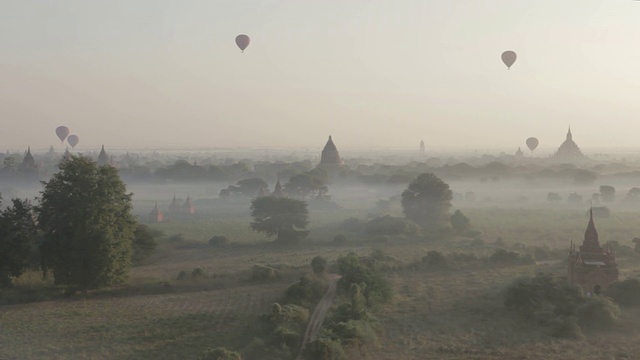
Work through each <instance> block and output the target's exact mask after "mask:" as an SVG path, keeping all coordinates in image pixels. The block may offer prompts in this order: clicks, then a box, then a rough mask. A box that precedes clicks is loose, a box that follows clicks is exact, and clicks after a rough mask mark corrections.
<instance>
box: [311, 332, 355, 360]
mask: <svg viewBox="0 0 640 360" xmlns="http://www.w3.org/2000/svg"><path fill="white" fill-rule="evenodd" d="M303 356H304V359H308V360H345V359H347V356H346V355H345V353H344V350H343V349H342V345H340V342H339V341H337V340H331V339H329V338H326V337H321V338H319V339H316V340H314V341H312V342H310V343H308V344H307V345H306V346H305V348H304V351H303Z"/></svg>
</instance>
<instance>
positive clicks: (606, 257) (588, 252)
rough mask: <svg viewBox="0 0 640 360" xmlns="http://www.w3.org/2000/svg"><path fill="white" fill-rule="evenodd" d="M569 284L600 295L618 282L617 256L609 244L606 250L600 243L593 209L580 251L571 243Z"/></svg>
mask: <svg viewBox="0 0 640 360" xmlns="http://www.w3.org/2000/svg"><path fill="white" fill-rule="evenodd" d="M568 260H569V277H568V278H569V282H570V283H571V284H575V285H579V286H581V287H582V289H583V290H584V291H585V293H587V295H590V294H591V293H595V294H599V293H600V291H602V290H605V289H606V288H608V287H609V285H611V284H612V283H613V282H615V281H617V280H618V265H617V263H616V256H615V253H614V251H613V249H612V248H611V246H610V245H609V244H607V245H606V246H605V247H604V248H603V247H602V246H600V242H599V241H598V231H597V230H596V226H595V224H594V222H593V208H591V209H590V210H589V224H588V225H587V230H586V231H585V233H584V241H583V242H582V245H581V246H580V249H579V250H576V245H575V244H574V243H573V241H572V242H571V248H570V250H569V259H568Z"/></svg>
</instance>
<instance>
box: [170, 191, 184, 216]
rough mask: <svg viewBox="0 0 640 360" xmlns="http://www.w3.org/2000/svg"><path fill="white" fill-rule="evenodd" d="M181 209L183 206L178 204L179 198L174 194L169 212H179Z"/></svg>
mask: <svg viewBox="0 0 640 360" xmlns="http://www.w3.org/2000/svg"><path fill="white" fill-rule="evenodd" d="M180 209H181V207H180V205H179V204H178V200H177V199H176V196H175V195H173V200H172V201H171V204H169V212H170V213H179V212H180Z"/></svg>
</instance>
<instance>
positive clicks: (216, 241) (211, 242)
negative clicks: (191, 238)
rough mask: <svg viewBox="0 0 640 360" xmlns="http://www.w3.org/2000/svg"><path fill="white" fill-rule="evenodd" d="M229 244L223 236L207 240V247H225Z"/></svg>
mask: <svg viewBox="0 0 640 360" xmlns="http://www.w3.org/2000/svg"><path fill="white" fill-rule="evenodd" d="M228 243H229V239H227V237H226V236H224V235H214V236H213V237H212V238H211V239H209V245H211V246H220V245H226V244H228Z"/></svg>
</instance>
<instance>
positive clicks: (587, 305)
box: [576, 295, 622, 329]
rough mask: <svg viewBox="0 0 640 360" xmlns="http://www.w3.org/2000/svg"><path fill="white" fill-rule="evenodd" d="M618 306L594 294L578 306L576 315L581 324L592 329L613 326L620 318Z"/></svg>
mask: <svg viewBox="0 0 640 360" xmlns="http://www.w3.org/2000/svg"><path fill="white" fill-rule="evenodd" d="M621 313H622V312H621V311H620V307H619V306H618V304H616V303H615V302H613V301H612V300H611V299H609V298H607V297H604V296H599V295H594V296H592V297H591V298H589V299H588V300H587V301H586V302H584V303H583V304H582V305H580V306H579V307H578V309H577V310H576V315H577V316H578V323H579V324H580V325H581V326H585V327H591V328H594V329H601V328H608V327H611V326H613V325H614V324H615V323H616V322H617V321H618V319H619V318H620V314H621Z"/></svg>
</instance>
